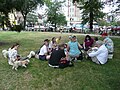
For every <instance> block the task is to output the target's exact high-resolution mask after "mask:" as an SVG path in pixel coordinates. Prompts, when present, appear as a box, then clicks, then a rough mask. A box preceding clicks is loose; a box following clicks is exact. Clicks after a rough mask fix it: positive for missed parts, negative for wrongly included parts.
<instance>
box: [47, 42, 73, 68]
mask: <svg viewBox="0 0 120 90" xmlns="http://www.w3.org/2000/svg"><path fill="white" fill-rule="evenodd" d="M62 60H63V61H62ZM61 62H62V63H61ZM48 63H49V64H48V65H49V66H50V67H59V68H64V67H67V66H70V62H69V61H67V58H66V55H65V52H64V44H60V45H59V46H58V50H54V51H53V52H52V53H51V56H50V59H49V61H48ZM71 64H72V63H71Z"/></svg>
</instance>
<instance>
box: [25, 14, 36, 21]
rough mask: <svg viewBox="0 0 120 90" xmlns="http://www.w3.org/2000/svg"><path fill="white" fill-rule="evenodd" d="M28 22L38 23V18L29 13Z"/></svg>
mask: <svg viewBox="0 0 120 90" xmlns="http://www.w3.org/2000/svg"><path fill="white" fill-rule="evenodd" d="M26 21H27V22H38V16H37V15H35V14H32V13H29V14H28V15H27V17H26Z"/></svg>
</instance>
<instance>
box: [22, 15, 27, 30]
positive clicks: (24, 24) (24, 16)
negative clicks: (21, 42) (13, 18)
mask: <svg viewBox="0 0 120 90" xmlns="http://www.w3.org/2000/svg"><path fill="white" fill-rule="evenodd" d="M26 16H27V15H23V18H24V23H23V29H24V30H25V26H26Z"/></svg>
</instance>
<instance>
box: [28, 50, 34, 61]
mask: <svg viewBox="0 0 120 90" xmlns="http://www.w3.org/2000/svg"><path fill="white" fill-rule="evenodd" d="M32 56H35V52H34V51H30V53H29V55H28V56H27V57H28V58H29V59H30V58H31V57H32Z"/></svg>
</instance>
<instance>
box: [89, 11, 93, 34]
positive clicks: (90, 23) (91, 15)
mask: <svg viewBox="0 0 120 90" xmlns="http://www.w3.org/2000/svg"><path fill="white" fill-rule="evenodd" d="M89 18H90V21H89V25H90V32H93V12H90V17H89Z"/></svg>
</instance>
